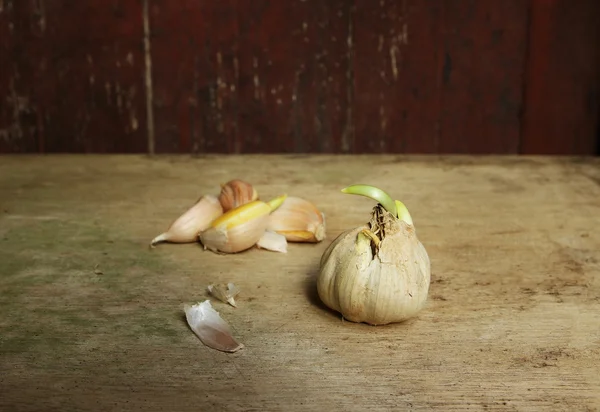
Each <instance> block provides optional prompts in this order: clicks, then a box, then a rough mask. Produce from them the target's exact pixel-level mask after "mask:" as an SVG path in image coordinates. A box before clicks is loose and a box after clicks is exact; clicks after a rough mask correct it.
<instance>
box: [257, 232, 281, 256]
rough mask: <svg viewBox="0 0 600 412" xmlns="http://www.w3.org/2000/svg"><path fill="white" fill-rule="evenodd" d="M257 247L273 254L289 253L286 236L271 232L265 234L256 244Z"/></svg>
mask: <svg viewBox="0 0 600 412" xmlns="http://www.w3.org/2000/svg"><path fill="white" fill-rule="evenodd" d="M256 246H258V247H259V248H260V249H266V250H270V251H272V252H280V253H287V240H286V238H285V236H283V235H280V234H279V233H275V232H271V231H270V230H267V231H265V233H263V235H262V236H261V238H260V239H258V242H256Z"/></svg>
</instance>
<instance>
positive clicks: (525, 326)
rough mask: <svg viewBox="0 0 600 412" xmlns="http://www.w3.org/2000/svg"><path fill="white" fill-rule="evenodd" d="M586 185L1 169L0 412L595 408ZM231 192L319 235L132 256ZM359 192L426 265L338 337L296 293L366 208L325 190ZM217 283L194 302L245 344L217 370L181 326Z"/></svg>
mask: <svg viewBox="0 0 600 412" xmlns="http://www.w3.org/2000/svg"><path fill="white" fill-rule="evenodd" d="M265 165H267V166H265ZM599 170H600V163H599V162H598V161H593V160H591V159H588V160H581V159H570V158H545V157H536V158H517V157H502V158H500V157H493V156H485V157H467V156H462V157H457V156H455V157H432V156H423V157H415V156H412V157H408V156H392V155H386V156H303V157H301V158H298V157H297V156H258V155H257V156H227V157H225V156H211V157H203V158H190V157H188V156H185V157H183V156H182V157H177V156H162V157H161V156H155V157H152V158H149V157H138V156H43V157H42V156H40V157H35V156H18V157H17V156H4V157H3V159H2V162H0V188H1V191H2V193H3V196H2V197H0V243H1V244H2V247H1V248H0V274H1V275H0V310H1V311H2V313H3V316H2V318H1V319H0V370H2V374H1V375H0V393H1V394H2V396H0V409H2V410H11V411H13V410H14V411H34V410H35V411H39V410H44V411H55V410H56V411H59V410H60V411H65V410H103V411H106V410H138V409H144V410H178V411H187V410H190V411H198V410H203V411H204V410H232V411H237V410H245V411H247V410H261V411H267V410H268V411H278V410H292V411H296V410H298V411H300V410H311V411H321V410H344V411H365V410H372V411H389V410H428V411H431V410H439V411H458V410H460V411H464V410H472V411H482V410H503V411H504V410H506V411H510V410H519V411H536V412H538V411H542V412H545V411H556V410H561V411H563V410H564V411H581V410H598V409H599V408H600V375H598V369H599V368H600V329H599V328H598V311H599V310H600V263H599V262H600V235H599V234H598V232H597V231H595V230H593V228H595V227H598V226H599V225H600V204H599V203H598V199H599V198H600V173H599V172H598V171H599ZM198 176H202V177H203V178H202V179H198ZM395 176H402V178H395ZM236 177H244V178H246V179H247V180H248V181H250V182H252V183H253V184H254V185H255V187H256V189H257V190H258V192H259V194H260V195H261V196H262V197H263V198H270V197H272V196H275V195H278V194H280V193H288V194H292V195H301V196H303V197H305V198H306V199H308V200H311V201H313V202H314V203H315V204H316V205H317V206H318V207H319V208H320V209H321V210H322V211H323V212H324V213H325V215H326V216H327V224H328V226H327V239H326V240H325V241H323V242H322V243H320V244H316V245H307V244H304V245H301V244H293V245H290V246H289V251H288V253H287V254H279V253H273V252H267V251H264V250H256V249H253V250H249V251H247V252H245V253H241V254H237V255H225V256H223V255H216V254H214V253H212V252H210V251H204V250H202V248H201V247H200V246H198V245H195V244H189V245H171V244H163V245H160V246H158V247H157V248H156V249H149V247H148V242H149V241H150V239H152V238H153V237H154V236H155V235H156V234H158V233H159V232H162V231H163V230H164V229H166V227H167V226H168V225H169V224H170V222H171V221H172V220H173V219H174V218H175V217H176V216H177V215H179V214H180V213H181V212H183V211H184V210H185V209H186V208H187V207H188V206H189V205H190V204H191V203H193V202H194V201H195V200H196V199H197V197H198V196H199V195H200V194H206V193H214V192H216V191H218V190H219V182H222V181H225V180H227V179H230V178H236ZM359 180H360V181H361V182H367V183H368V182H381V181H384V182H385V183H384V184H383V186H382V187H383V188H384V189H385V190H387V191H388V192H389V193H391V194H392V195H393V196H394V197H396V198H399V199H401V200H402V201H404V202H405V203H406V205H407V206H408V208H409V209H410V210H411V214H412V216H413V219H414V221H415V225H416V230H417V233H418V236H419V239H420V240H421V241H422V242H423V244H424V245H425V247H426V249H427V251H428V253H429V255H430V258H431V261H432V271H433V272H432V284H431V288H430V294H429V301H428V305H427V307H426V308H425V309H424V310H423V311H422V312H421V313H420V315H419V316H418V317H417V318H415V319H413V320H412V321H409V322H406V323H403V324H395V325H389V326H386V327H369V326H367V325H363V324H355V323H350V322H347V321H343V320H342V319H341V318H340V316H339V315H338V314H336V313H332V312H330V311H329V310H327V309H325V308H324V307H323V306H322V304H321V303H320V302H319V299H318V297H317V295H316V293H315V276H316V274H317V270H318V262H319V259H320V257H321V255H322V253H323V251H324V250H325V248H326V247H327V246H328V245H329V243H330V242H331V241H332V240H333V239H334V238H335V237H336V236H337V235H338V234H339V233H341V232H342V231H343V230H345V229H348V228H352V227H355V226H358V225H360V224H362V223H364V222H365V219H367V217H368V214H369V212H370V210H371V208H372V207H373V202H371V201H369V200H367V199H365V198H362V197H359V196H345V195H343V194H341V193H340V188H341V187H344V186H346V185H348V184H351V183H354V182H357V181H359ZM548 199H552V201H551V202H549V201H548ZM565 210H568V211H569V216H568V218H567V219H566V218H565ZM229 281H231V282H234V283H235V284H236V285H238V286H239V287H240V289H241V291H242V292H241V294H240V295H239V296H238V298H237V299H236V301H237V303H238V307H237V308H233V307H230V306H228V305H225V304H221V303H219V302H217V301H214V300H213V305H214V307H215V308H216V310H218V311H219V312H220V313H221V315H222V316H223V318H224V319H226V320H227V322H228V323H229V324H230V325H231V327H232V329H233V333H234V335H235V336H236V338H238V339H239V340H240V341H241V342H242V343H244V345H245V348H244V349H243V350H241V351H239V352H236V353H235V354H225V353H221V352H217V351H214V350H212V349H209V348H208V347H206V346H204V345H203V344H202V343H201V342H200V341H199V340H198V338H197V337H196V336H195V335H194V334H193V333H192V332H191V331H190V330H189V328H188V327H187V325H186V323H185V320H184V317H183V304H185V303H195V302H197V301H201V300H204V299H206V298H208V295H207V294H206V287H207V286H208V285H209V284H210V283H214V282H229Z"/></svg>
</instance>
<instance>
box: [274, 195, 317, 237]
mask: <svg viewBox="0 0 600 412" xmlns="http://www.w3.org/2000/svg"><path fill="white" fill-rule="evenodd" d="M267 230H270V231H273V232H276V233H279V234H281V235H283V236H285V238H286V239H287V241H288V242H308V243H318V242H320V241H322V240H323V239H325V237H326V233H325V232H326V224H325V215H324V214H323V213H322V212H321V211H319V209H317V207H316V206H315V205H314V204H313V203H311V202H309V201H308V200H306V199H303V198H300V197H295V196H288V197H287V198H286V199H285V201H284V202H283V204H282V205H281V206H280V207H279V208H278V209H277V210H275V211H274V212H273V213H271V215H270V216H269V224H268V226H267Z"/></svg>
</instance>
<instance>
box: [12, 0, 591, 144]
mask: <svg viewBox="0 0 600 412" xmlns="http://www.w3.org/2000/svg"><path fill="white" fill-rule="evenodd" d="M599 17H600V1H597V0H502V1H499V0H395V1H392V0H178V1H169V0H87V1H80V0H0V152H3V153H22V152H47V153H52V152H83V153H115V152H120V153H132V152H134V153H139V152H155V153H167V152H169V153H256V152H265V153H273V152H284V153H289V152H328V153H331V152H336V153H513V154H514V153H526V154H532V153H535V154H538V153H539V154H547V153H549V154H593V153H594V152H595V150H596V144H597V130H598V116H599V113H600V109H599V104H598V98H599V81H600V64H599V63H600V60H599V58H600V54H599V50H598V45H599V43H598V40H599V35H598V34H599V29H598V27H599V26H598V23H600V21H599Z"/></svg>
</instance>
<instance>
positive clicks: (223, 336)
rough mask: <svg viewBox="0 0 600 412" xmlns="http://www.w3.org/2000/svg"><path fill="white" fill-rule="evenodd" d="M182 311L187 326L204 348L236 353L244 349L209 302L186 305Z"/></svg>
mask: <svg viewBox="0 0 600 412" xmlns="http://www.w3.org/2000/svg"><path fill="white" fill-rule="evenodd" d="M184 310H185V317H186V320H187V323H188V325H189V326H190V328H191V329H192V331H193V332H194V333H195V334H196V336H198V338H199V339H200V340H201V341H202V343H204V344H205V345H206V346H208V347H210V348H213V349H216V350H220V351H222V352H236V351H238V350H240V349H242V348H243V347H244V345H243V344H242V343H239V342H238V341H237V340H236V339H235V338H234V337H233V335H232V333H231V329H230V327H229V325H228V324H227V322H225V321H224V320H223V318H221V316H220V315H219V312H217V311H216V310H214V309H213V307H212V305H211V304H210V301H209V300H205V301H204V302H202V303H197V304H195V305H193V306H189V305H186V306H185V307H184Z"/></svg>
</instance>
